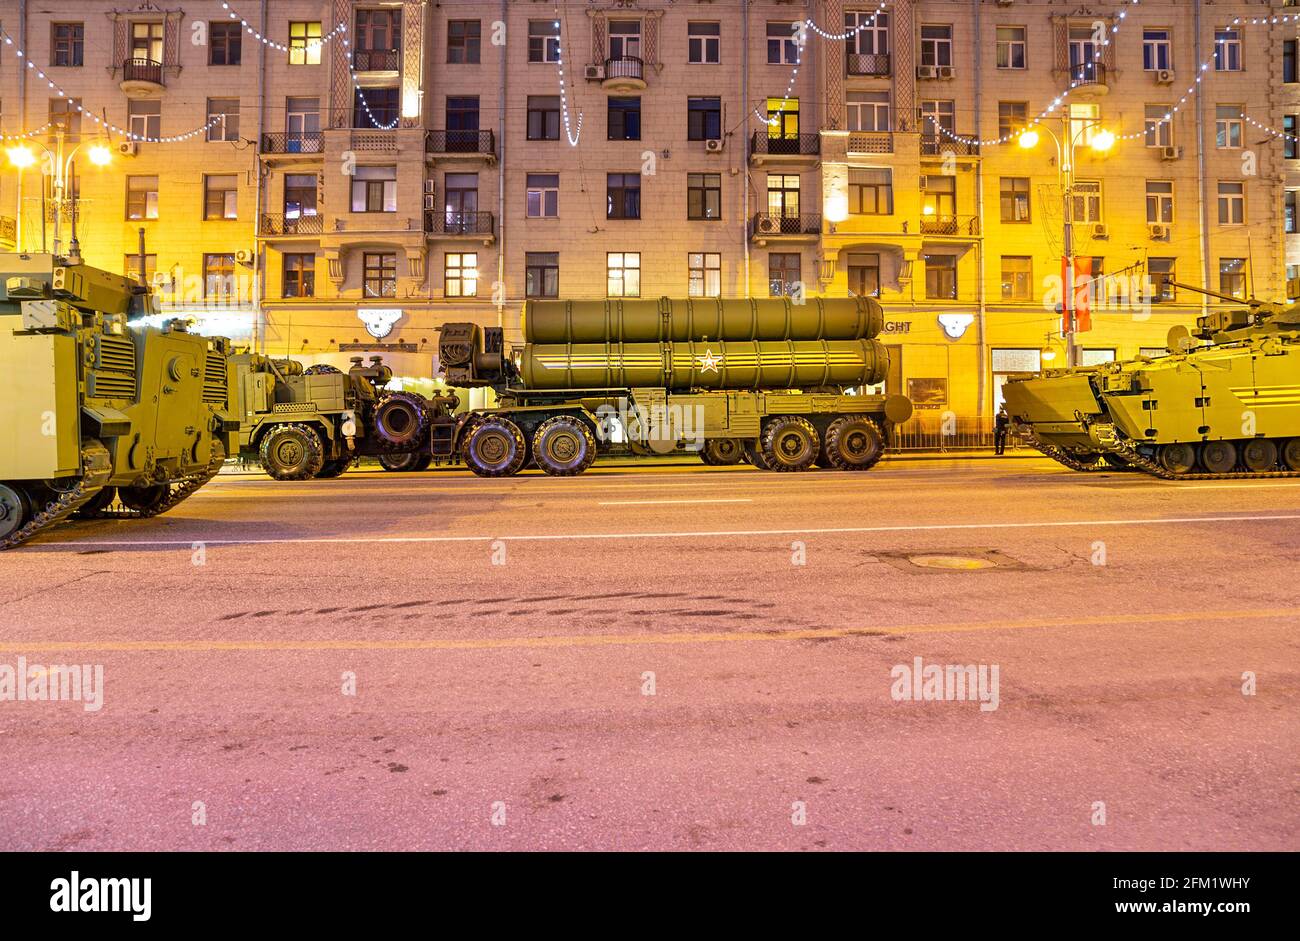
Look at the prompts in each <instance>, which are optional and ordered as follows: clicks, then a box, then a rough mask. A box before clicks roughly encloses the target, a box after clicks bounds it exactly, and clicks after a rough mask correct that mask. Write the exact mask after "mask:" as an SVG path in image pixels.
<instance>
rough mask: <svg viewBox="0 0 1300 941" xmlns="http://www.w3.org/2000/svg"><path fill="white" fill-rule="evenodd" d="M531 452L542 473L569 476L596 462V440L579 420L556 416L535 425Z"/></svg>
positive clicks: (553, 475)
mask: <svg viewBox="0 0 1300 941" xmlns="http://www.w3.org/2000/svg"><path fill="white" fill-rule="evenodd" d="M532 453H533V460H535V461H536V462H537V466H538V467H540V468H541V469H542V471H543V473H546V474H550V475H551V476H552V477H573V476H575V475H577V474H581V473H582V472H583V471H585V470H586V469H587V468H588V467H590V466H591V463H592V461H594V460H596V438H595V436H594V435H593V434H592V433H591V429H590V428H588V427H587V423H586V422H584V421H583V420H582V419H580V418H574V417H573V416H572V415H556V416H555V417H553V418H548V419H546V421H544V422H542V423H541V425H539V426H538V428H537V432H536V433H535V434H534V435H533V452H532Z"/></svg>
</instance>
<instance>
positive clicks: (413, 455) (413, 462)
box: [379, 451, 430, 473]
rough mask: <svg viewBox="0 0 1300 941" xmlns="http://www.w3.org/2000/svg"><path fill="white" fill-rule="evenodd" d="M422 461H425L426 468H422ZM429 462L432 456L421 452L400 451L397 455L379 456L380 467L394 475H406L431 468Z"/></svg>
mask: <svg viewBox="0 0 1300 941" xmlns="http://www.w3.org/2000/svg"><path fill="white" fill-rule="evenodd" d="M421 460H423V461H424V467H421V466H420V461H421ZM429 460H430V455H428V454H421V453H420V452H419V451H399V452H398V453H396V454H381V455H379V466H380V467H382V468H383V469H384V470H386V471H392V472H393V473H404V472H406V471H418V470H424V468H425V467H428V466H429Z"/></svg>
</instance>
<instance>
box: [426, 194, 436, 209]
mask: <svg viewBox="0 0 1300 941" xmlns="http://www.w3.org/2000/svg"><path fill="white" fill-rule="evenodd" d="M424 208H425V209H437V208H438V203H437V197H436V196H434V195H433V194H432V193H425V194H424Z"/></svg>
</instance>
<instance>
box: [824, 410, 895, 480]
mask: <svg viewBox="0 0 1300 941" xmlns="http://www.w3.org/2000/svg"><path fill="white" fill-rule="evenodd" d="M884 456H885V436H884V434H883V433H882V432H881V430H880V426H879V425H877V424H876V423H875V422H874V421H872V420H871V419H870V418H868V417H867V416H866V415H841V416H840V417H839V418H837V419H835V420H834V421H833V422H831V423H830V426H829V427H828V428H827V429H826V460H827V461H829V462H830V466H831V467H834V468H835V469H836V470H846V471H865V470H871V468H873V467H875V466H876V465H877V464H879V463H880V459H881V458H882V457H884Z"/></svg>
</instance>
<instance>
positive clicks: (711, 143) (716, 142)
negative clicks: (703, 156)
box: [704, 137, 722, 154]
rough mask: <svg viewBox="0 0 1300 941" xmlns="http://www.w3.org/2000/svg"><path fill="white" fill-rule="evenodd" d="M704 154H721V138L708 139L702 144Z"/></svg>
mask: <svg viewBox="0 0 1300 941" xmlns="http://www.w3.org/2000/svg"><path fill="white" fill-rule="evenodd" d="M704 152H705V153H709V154H720V153H722V138H721V137H710V138H709V139H708V140H706V141H705V142H704Z"/></svg>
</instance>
